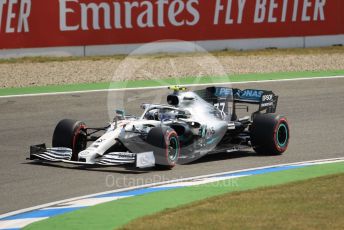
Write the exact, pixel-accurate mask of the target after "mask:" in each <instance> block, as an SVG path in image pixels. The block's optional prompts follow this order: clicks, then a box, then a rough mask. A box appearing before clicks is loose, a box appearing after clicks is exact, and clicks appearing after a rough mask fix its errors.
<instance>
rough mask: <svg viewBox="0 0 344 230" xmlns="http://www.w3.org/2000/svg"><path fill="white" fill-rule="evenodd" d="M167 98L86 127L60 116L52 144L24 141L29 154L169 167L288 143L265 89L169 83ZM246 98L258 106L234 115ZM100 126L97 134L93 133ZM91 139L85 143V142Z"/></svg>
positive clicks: (275, 150)
mask: <svg viewBox="0 0 344 230" xmlns="http://www.w3.org/2000/svg"><path fill="white" fill-rule="evenodd" d="M169 89H171V90H173V92H172V93H170V94H169V95H168V96H167V104H166V105H161V104H143V105H141V107H142V109H143V110H144V112H143V114H142V115H141V116H140V117H135V116H131V115H126V114H125V111H123V110H116V114H115V118H114V121H113V122H111V123H110V124H109V125H108V126H107V127H103V128H89V127H87V126H86V124H85V123H84V122H81V121H74V120H69V119H64V120H62V121H60V122H59V123H58V124H57V126H56V128H55V131H54V134H53V138H52V148H46V145H45V144H41V145H33V146H31V147H30V158H29V159H30V160H35V161H48V162H65V163H73V164H81V165H104V166H114V165H126V164H134V166H135V167H138V168H146V167H154V166H155V167H159V168H164V169H171V168H172V167H174V166H175V165H176V164H177V163H181V164H182V163H185V162H186V163H187V162H190V161H192V160H194V159H198V158H200V157H202V156H204V155H206V154H211V153H219V152H233V151H239V150H242V149H244V148H253V149H254V150H255V152H256V153H257V154H261V155H267V154H268V155H279V154H282V153H283V152H285V151H286V149H287V147H288V143H289V137H290V135H289V126H288V122H287V120H286V118H285V117H284V116H281V115H276V114H274V113H275V112H276V107H277V102H278V96H277V95H275V94H274V93H273V92H271V91H265V90H255V89H246V90H240V89H235V88H227V87H208V88H205V89H201V90H195V91H187V89H186V88H184V87H179V86H173V87H169ZM248 104H253V105H257V106H258V109H257V111H255V112H254V113H252V114H250V116H245V117H241V118H238V115H237V110H238V109H243V108H245V107H244V106H246V107H247V108H246V109H247V112H248ZM99 132H103V134H102V135H96V136H95V134H97V133H99ZM89 142H91V143H90V144H88V143H89Z"/></svg>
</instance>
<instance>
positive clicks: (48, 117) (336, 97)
mask: <svg viewBox="0 0 344 230" xmlns="http://www.w3.org/2000/svg"><path fill="white" fill-rule="evenodd" d="M235 87H238V88H261V89H270V90H273V91H274V92H276V93H277V94H278V95H279V96H280V100H279V106H278V111H277V112H278V113H280V114H284V115H286V116H287V118H288V121H289V123H290V128H291V140H290V145H289V149H288V151H287V152H286V153H285V154H284V155H282V156H257V155H255V154H254V152H252V151H248V152H238V153H223V154H217V155H210V156H207V157H205V158H202V159H200V160H198V161H196V162H193V163H191V164H188V165H178V166H177V167H175V168H174V169H173V170H170V171H157V170H133V169H125V168H117V167H108V168H92V169H84V168H82V167H79V166H74V165H73V166H71V165H65V164H60V165H58V166H49V165H42V164H32V163H30V162H28V161H26V160H25V159H26V157H27V156H28V155H27V154H28V149H29V146H30V145H31V144H39V143H43V142H46V143H47V144H50V143H51V136H52V133H53V129H54V126H55V125H56V123H57V121H58V120H60V119H61V118H74V119H80V120H84V121H85V122H86V123H87V124H88V125H89V126H103V125H104V124H106V121H108V120H109V116H108V105H107V97H108V95H107V93H106V92H97V93H95V92H93V93H83V94H67V95H51V96H35V97H16V98H0V204H1V205H0V214H3V213H6V212H10V211H14V210H18V209H22V208H27V207H31V206H35V205H40V204H43V203H48V202H53V201H57V200H62V199H67V198H71V197H76V196H81V195H87V194H91V193H97V192H104V191H108V190H114V189H116V188H123V187H128V186H134V185H140V184H143V183H151V182H159V181H162V180H172V179H179V178H184V177H191V176H198V175H204V174H210V173H218V172H223V171H231V170H239V169H246V168H252V167H260V166H266V165H273V164H281V163H291V162H297V161H305V160H317V159H324V158H334V157H343V156H344V150H343V149H344V140H343V137H344V122H343V121H344V97H343V93H344V78H343V79H341V78H337V79H317V80H315V79H314V80H302V81H286V82H269V83H254V84H252V83H250V84H244V85H238V84H236V85H235ZM141 94H142V93H141V92H139V91H131V92H130V93H126V95H125V98H130V101H131V103H127V108H128V109H129V110H131V111H133V112H136V113H139V112H141V110H140V109H139V103H140V102H141V101H143V99H139V100H136V99H135V97H139V95H141ZM151 94H153V95H154V96H157V97H158V94H162V91H155V92H151ZM107 182H108V183H107Z"/></svg>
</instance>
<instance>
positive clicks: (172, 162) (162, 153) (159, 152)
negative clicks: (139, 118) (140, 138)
mask: <svg viewBox="0 0 344 230" xmlns="http://www.w3.org/2000/svg"><path fill="white" fill-rule="evenodd" d="M146 141H147V143H148V144H150V145H151V148H152V150H153V152H154V157H155V165H156V167H157V168H160V169H172V168H173V167H174V166H176V164H177V162H178V158H179V154H180V143H179V138H178V134H177V133H176V132H175V131H174V130H173V129H171V128H169V127H156V128H153V129H151V130H150V131H149V133H148V135H147V140H146Z"/></svg>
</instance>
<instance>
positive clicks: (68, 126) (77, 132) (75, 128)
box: [52, 119, 87, 161]
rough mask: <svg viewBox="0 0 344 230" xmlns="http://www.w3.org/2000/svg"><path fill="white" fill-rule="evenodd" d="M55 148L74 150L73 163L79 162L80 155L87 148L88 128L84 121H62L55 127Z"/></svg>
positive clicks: (53, 142) (53, 141)
mask: <svg viewBox="0 0 344 230" xmlns="http://www.w3.org/2000/svg"><path fill="white" fill-rule="evenodd" d="M52 146H53V147H65V148H70V149H72V158H71V160H72V161H77V160H78V154H79V152H81V151H82V150H85V149H86V146H87V128H86V124H85V123H84V122H82V121H75V120H71V119H64V120H61V121H60V122H59V123H58V124H57V125H56V127H55V131H54V134H53V140H52Z"/></svg>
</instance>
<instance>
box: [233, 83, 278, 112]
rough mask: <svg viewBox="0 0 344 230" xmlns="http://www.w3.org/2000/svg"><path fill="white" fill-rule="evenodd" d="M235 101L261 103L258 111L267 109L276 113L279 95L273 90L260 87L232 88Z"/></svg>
mask: <svg viewBox="0 0 344 230" xmlns="http://www.w3.org/2000/svg"><path fill="white" fill-rule="evenodd" d="M232 91H233V100H234V103H247V104H257V105H259V109H258V112H261V111H264V110H266V112H267V113H275V112H276V109H277V103H278V96H277V95H275V94H274V93H273V92H272V91H267V90H258V89H245V90H240V89H232Z"/></svg>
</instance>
